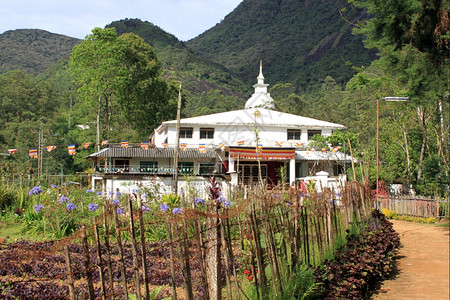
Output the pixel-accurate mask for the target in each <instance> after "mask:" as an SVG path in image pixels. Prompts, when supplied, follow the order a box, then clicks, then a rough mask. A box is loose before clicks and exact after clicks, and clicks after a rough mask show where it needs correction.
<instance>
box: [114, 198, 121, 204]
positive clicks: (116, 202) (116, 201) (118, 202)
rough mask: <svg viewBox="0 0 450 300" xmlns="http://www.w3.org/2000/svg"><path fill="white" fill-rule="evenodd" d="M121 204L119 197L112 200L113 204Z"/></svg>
mask: <svg viewBox="0 0 450 300" xmlns="http://www.w3.org/2000/svg"><path fill="white" fill-rule="evenodd" d="M119 204H120V201H119V199H114V200H113V202H112V205H119Z"/></svg>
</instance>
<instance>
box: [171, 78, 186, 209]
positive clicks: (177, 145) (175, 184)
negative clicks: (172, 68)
mask: <svg viewBox="0 0 450 300" xmlns="http://www.w3.org/2000/svg"><path fill="white" fill-rule="evenodd" d="M181 83H182V81H180V88H179V89H178V108H177V127H176V138H175V140H176V141H175V151H174V156H173V164H174V171H173V172H174V173H173V181H174V182H173V191H174V194H175V195H177V194H178V152H179V150H180V118H181ZM181 206H182V207H183V208H184V207H185V203H182V205H181Z"/></svg>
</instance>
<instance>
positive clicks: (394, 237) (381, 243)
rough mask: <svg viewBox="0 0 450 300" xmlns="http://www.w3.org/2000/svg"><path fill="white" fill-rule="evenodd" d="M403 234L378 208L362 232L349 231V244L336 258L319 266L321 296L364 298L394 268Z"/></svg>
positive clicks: (325, 297) (326, 297)
mask: <svg viewBox="0 0 450 300" xmlns="http://www.w3.org/2000/svg"><path fill="white" fill-rule="evenodd" d="M399 246H400V238H399V235H398V233H396V232H395V231H394V230H393V228H392V224H391V223H390V222H389V221H388V220H387V219H386V218H385V216H384V215H383V214H382V213H381V212H380V211H379V210H375V211H374V212H373V214H372V218H371V219H370V221H369V223H368V224H367V225H366V226H363V227H362V228H361V231H360V234H359V235H354V234H351V235H347V245H346V246H345V247H341V248H340V249H339V250H338V251H337V252H336V254H335V257H334V259H332V260H326V261H325V262H324V263H323V264H322V265H321V266H319V267H318V268H317V269H316V272H315V280H314V281H315V282H316V283H317V284H320V285H321V289H320V295H317V296H318V297H320V298H321V299H363V298H364V297H365V296H367V294H368V293H369V291H370V289H371V288H373V287H374V286H375V284H376V283H377V282H379V281H381V280H383V279H384V278H386V277H387V276H388V275H389V274H390V272H391V271H392V268H393V264H394V256H395V252H396V249H398V247H399Z"/></svg>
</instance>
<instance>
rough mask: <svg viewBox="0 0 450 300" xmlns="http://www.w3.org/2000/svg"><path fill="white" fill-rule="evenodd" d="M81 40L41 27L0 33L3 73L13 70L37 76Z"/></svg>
mask: <svg viewBox="0 0 450 300" xmlns="http://www.w3.org/2000/svg"><path fill="white" fill-rule="evenodd" d="M79 42H80V40H79V39H76V38H72V37H68V36H64V35H61V34H54V33H50V32H48V31H44V30H38V29H18V30H9V31H6V32H4V33H2V34H0V49H1V51H0V52H1V55H0V74H3V73H6V72H8V71H12V70H21V71H23V72H26V73H29V74H34V75H37V74H39V73H40V72H42V71H44V70H45V69H47V68H49V67H50V66H52V65H53V64H55V63H56V62H57V61H59V60H61V59H64V58H65V57H67V56H68V55H69V54H70V52H71V51H72V48H73V47H74V46H75V45H77V44H78V43H79Z"/></svg>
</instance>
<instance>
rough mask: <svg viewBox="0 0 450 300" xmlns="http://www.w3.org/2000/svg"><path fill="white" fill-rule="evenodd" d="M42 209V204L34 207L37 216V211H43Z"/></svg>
mask: <svg viewBox="0 0 450 300" xmlns="http://www.w3.org/2000/svg"><path fill="white" fill-rule="evenodd" d="M44 208H45V206H44V205H42V204H36V205H35V206H34V212H35V213H37V214H38V213H39V211H40V210H41V209H44Z"/></svg>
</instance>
